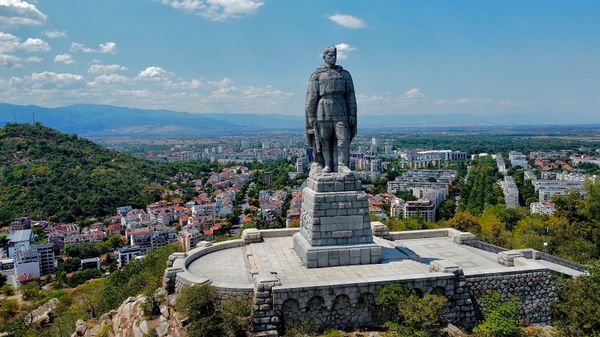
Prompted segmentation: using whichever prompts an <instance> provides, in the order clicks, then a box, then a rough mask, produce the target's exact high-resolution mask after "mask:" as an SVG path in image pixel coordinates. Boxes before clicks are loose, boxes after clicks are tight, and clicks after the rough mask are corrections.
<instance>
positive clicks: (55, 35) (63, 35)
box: [42, 30, 67, 39]
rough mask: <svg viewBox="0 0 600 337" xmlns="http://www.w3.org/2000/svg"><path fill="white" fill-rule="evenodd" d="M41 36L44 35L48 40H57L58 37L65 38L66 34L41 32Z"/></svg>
mask: <svg viewBox="0 0 600 337" xmlns="http://www.w3.org/2000/svg"><path fill="white" fill-rule="evenodd" d="M42 34H44V36H45V37H47V38H49V39H58V38H59V37H67V32H65V31H58V30H52V31H45V32H42Z"/></svg>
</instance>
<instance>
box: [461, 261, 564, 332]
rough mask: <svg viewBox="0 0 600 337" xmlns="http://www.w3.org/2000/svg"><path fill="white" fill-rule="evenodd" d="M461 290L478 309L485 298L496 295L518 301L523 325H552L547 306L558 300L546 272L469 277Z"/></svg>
mask: <svg viewBox="0 0 600 337" xmlns="http://www.w3.org/2000/svg"><path fill="white" fill-rule="evenodd" d="M464 286H465V289H467V290H468V291H469V293H470V294H471V297H472V298H473V299H474V301H475V302H476V304H477V307H478V308H480V307H481V298H482V297H483V296H484V295H486V294H488V293H490V292H492V291H497V292H499V293H500V294H501V295H502V299H503V300H509V299H510V298H512V297H514V296H518V297H519V298H520V300H521V305H520V307H519V318H520V319H522V320H524V321H525V322H527V323H537V324H549V323H550V321H551V317H550V302H551V301H553V300H555V299H556V298H557V290H556V286H555V284H554V282H553V280H552V275H551V273H550V272H549V271H533V272H524V273H518V274H516V273H505V274H493V275H470V276H466V277H465V284H464ZM479 314H480V312H479Z"/></svg>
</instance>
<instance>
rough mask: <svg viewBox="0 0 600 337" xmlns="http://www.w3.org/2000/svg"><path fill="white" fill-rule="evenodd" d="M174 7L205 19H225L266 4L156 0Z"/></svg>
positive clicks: (237, 0)
mask: <svg viewBox="0 0 600 337" xmlns="http://www.w3.org/2000/svg"><path fill="white" fill-rule="evenodd" d="M156 1H157V2H159V3H161V4H163V5H168V6H171V7H172V8H175V9H178V10H183V11H186V12H188V13H193V14H195V15H198V16H200V17H203V18H205V19H209V20H214V21H223V20H227V19H230V18H240V17H243V16H248V15H253V14H255V13H256V11H257V10H258V9H259V8H260V7H262V6H263V5H264V1H263V0H156Z"/></svg>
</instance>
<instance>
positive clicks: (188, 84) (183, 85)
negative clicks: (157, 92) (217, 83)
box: [164, 79, 207, 90]
mask: <svg viewBox="0 0 600 337" xmlns="http://www.w3.org/2000/svg"><path fill="white" fill-rule="evenodd" d="M206 86H207V85H206V83H204V82H202V81H201V80H198V79H192V80H191V81H179V82H175V81H170V80H169V81H166V82H165V83H164V87H165V88H169V89H175V90H191V89H199V88H205V87H206Z"/></svg>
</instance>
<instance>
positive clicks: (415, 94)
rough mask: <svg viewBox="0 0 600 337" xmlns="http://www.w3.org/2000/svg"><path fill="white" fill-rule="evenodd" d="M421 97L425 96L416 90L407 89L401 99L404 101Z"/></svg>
mask: <svg viewBox="0 0 600 337" xmlns="http://www.w3.org/2000/svg"><path fill="white" fill-rule="evenodd" d="M423 97H425V95H424V94H423V93H422V92H421V91H420V90H419V89H417V88H411V89H408V91H406V92H405V93H404V95H402V99H404V100H414V99H419V98H423Z"/></svg>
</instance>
